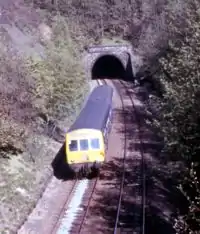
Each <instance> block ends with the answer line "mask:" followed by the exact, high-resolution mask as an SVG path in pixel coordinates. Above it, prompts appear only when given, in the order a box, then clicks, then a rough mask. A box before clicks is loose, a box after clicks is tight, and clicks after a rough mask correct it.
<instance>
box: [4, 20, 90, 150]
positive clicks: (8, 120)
mask: <svg viewBox="0 0 200 234" xmlns="http://www.w3.org/2000/svg"><path fill="white" fill-rule="evenodd" d="M51 30H52V35H53V36H52V38H51V40H50V41H49V42H47V43H46V45H45V48H46V50H45V59H41V58H39V57H38V58H36V57H32V58H29V57H24V58H22V57H20V56H19V55H16V54H15V55H14V54H12V53H11V52H9V51H8V50H5V48H3V49H2V50H1V54H0V64H1V77H0V78H1V84H2V85H1V87H0V95H1V100H0V105H1V108H0V116H1V126H0V127H1V128H0V136H1V137H0V139H1V140H0V150H2V152H3V151H4V152H5V151H6V152H8V151H10V152H11V153H12V152H13V151H14V150H13V149H12V150H11V148H16V152H21V151H23V150H24V145H25V144H24V143H25V142H26V140H25V139H26V138H27V134H29V135H30V132H28V131H29V130H31V128H34V127H33V126H35V123H34V120H35V117H36V116H37V115H40V116H41V115H43V116H46V117H47V119H48V120H50V119H51V120H52V119H53V120H57V121H59V120H63V119H64V118H66V117H68V118H71V117H72V116H74V115H75V114H76V112H77V111H78V109H79V108H80V105H81V103H82V101H83V98H84V95H85V92H86V90H87V83H88V82H87V81H86V80H84V73H83V69H82V67H81V60H80V58H79V57H78V51H79V49H78V47H77V45H76V43H74V42H73V41H72V39H71V37H70V32H69V30H68V26H67V24H66V21H65V19H64V18H62V17H60V16H57V17H54V18H53V19H52V25H51ZM5 87H6V88H5ZM4 136H5V137H4ZM11 146H12V147H11Z"/></svg>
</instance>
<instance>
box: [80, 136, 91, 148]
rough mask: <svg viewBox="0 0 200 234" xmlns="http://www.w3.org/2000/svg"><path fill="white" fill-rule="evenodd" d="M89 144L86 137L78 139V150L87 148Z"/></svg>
mask: <svg viewBox="0 0 200 234" xmlns="http://www.w3.org/2000/svg"><path fill="white" fill-rule="evenodd" d="M88 148H89V144H88V140H87V139H82V140H80V150H88Z"/></svg>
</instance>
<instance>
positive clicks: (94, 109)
mask: <svg viewBox="0 0 200 234" xmlns="http://www.w3.org/2000/svg"><path fill="white" fill-rule="evenodd" d="M112 97H113V89H112V88H111V87H110V86H108V85H101V86H98V87H96V88H95V89H94V90H93V91H92V93H91V94H90V96H89V98H88V100H87V102H86V105H85V106H84V108H83V109H82V111H81V112H80V114H79V116H78V118H77V119H76V121H75V122H74V123H73V125H72V126H71V127H70V129H69V130H68V132H67V134H66V162H67V164H68V165H69V167H70V168H71V169H72V170H73V171H75V172H77V171H80V170H81V171H82V170H83V171H87V170H88V169H98V168H99V167H100V166H101V164H102V163H103V162H104V161H105V159H106V150H107V140H108V133H109V131H110V127H111V116H112Z"/></svg>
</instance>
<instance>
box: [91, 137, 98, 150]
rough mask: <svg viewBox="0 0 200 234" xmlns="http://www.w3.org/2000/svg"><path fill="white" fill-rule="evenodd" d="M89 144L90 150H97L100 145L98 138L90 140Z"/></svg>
mask: <svg viewBox="0 0 200 234" xmlns="http://www.w3.org/2000/svg"><path fill="white" fill-rule="evenodd" d="M90 143H91V148H92V149H99V148H100V144H99V139H98V138H93V139H91V140H90Z"/></svg>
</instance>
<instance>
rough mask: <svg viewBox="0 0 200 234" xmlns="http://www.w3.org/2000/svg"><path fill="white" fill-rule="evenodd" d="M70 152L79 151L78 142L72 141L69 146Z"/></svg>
mask: <svg viewBox="0 0 200 234" xmlns="http://www.w3.org/2000/svg"><path fill="white" fill-rule="evenodd" d="M69 150H70V151H77V150H78V144H77V141H76V140H72V141H71V142H70V144H69Z"/></svg>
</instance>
